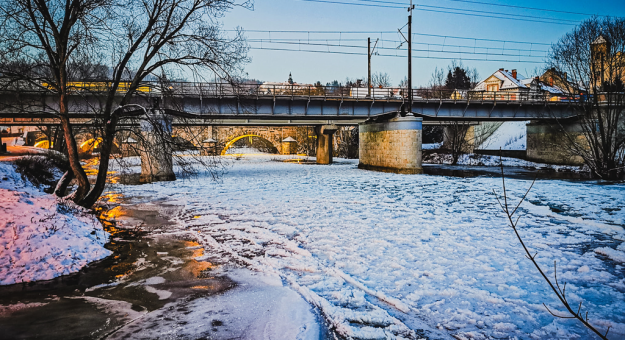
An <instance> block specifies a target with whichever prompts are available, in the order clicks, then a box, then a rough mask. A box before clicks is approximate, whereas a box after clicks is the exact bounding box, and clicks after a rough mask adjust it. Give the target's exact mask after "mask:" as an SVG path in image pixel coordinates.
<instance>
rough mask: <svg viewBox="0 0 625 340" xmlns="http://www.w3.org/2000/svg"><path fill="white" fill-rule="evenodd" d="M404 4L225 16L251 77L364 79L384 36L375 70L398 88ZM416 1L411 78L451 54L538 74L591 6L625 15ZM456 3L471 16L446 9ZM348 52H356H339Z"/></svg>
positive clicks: (402, 72)
mask: <svg viewBox="0 0 625 340" xmlns="http://www.w3.org/2000/svg"><path fill="white" fill-rule="evenodd" d="M322 1H324V2H322ZM339 2H344V3H352V4H360V5H346V4H340V3H339ZM408 3H409V1H406V0H314V1H310V0H264V1H263V0H256V1H255V3H254V8H253V10H248V9H244V8H234V9H233V10H231V11H230V12H228V13H227V14H226V15H225V17H224V18H222V23H223V28H224V29H226V30H231V29H235V28H237V27H240V28H242V29H243V30H244V31H245V35H246V37H247V39H248V44H249V45H250V47H251V48H252V49H250V51H249V57H250V58H251V62H250V63H248V64H247V65H245V72H246V73H247V77H248V78H253V79H258V80H261V81H286V80H287V79H288V76H289V73H292V75H293V80H294V81H295V82H298V83H315V82H317V81H320V82H321V83H322V84H325V83H328V82H331V81H333V80H338V81H339V82H344V81H345V79H346V78H347V77H349V78H351V79H356V78H363V77H366V75H367V38H368V37H370V38H371V39H372V45H374V43H375V41H376V39H380V41H378V43H377V47H378V48H377V49H376V50H375V52H377V53H378V54H379V55H373V57H372V72H373V73H375V72H381V73H388V74H389V75H390V78H391V82H392V84H393V86H397V85H398V84H399V82H400V81H401V80H402V79H404V77H406V75H407V57H406V44H403V45H402V46H401V47H400V48H399V49H397V47H398V46H399V45H400V43H401V41H402V40H403V37H402V36H401V35H400V34H399V33H398V29H400V28H402V27H403V30H402V32H403V34H404V36H406V35H407V28H406V27H404V26H405V25H406V23H407V20H408V12H407V10H406V9H405V8H395V7H402V6H405V7H406V8H407V7H408ZM413 3H414V4H415V10H414V12H413V27H412V32H413V50H419V51H415V52H413V63H412V68H413V85H414V86H421V85H423V86H425V85H427V84H428V82H429V80H430V78H431V75H432V73H433V71H434V70H435V68H437V67H439V68H445V69H446V68H447V67H448V65H449V64H450V63H451V62H452V60H454V59H455V60H457V61H462V63H463V64H464V65H465V66H467V67H469V68H476V69H477V71H478V73H479V75H480V78H481V79H484V78H486V77H487V76H489V75H490V74H492V73H493V72H495V71H496V70H497V69H499V68H504V69H507V70H512V69H517V70H518V73H519V74H521V75H524V76H532V75H535V74H537V73H538V72H539V70H540V69H542V68H544V67H545V64H544V61H545V59H546V57H547V51H548V50H549V45H550V44H551V43H554V42H556V41H557V40H558V39H559V38H560V37H561V36H562V35H564V34H565V33H567V32H569V31H571V30H572V29H573V28H574V27H575V24H577V23H579V22H581V21H582V20H584V19H586V18H589V15H587V14H596V15H612V16H620V17H625V1H622V0H596V1H592V2H588V1H579V0H572V1H536V0H526V1H522V2H521V1H508V0H506V1H497V0H438V1H435V0H413ZM402 4H405V5H402ZM492 4H498V5H503V6H497V5H492ZM364 5H368V6H364ZM380 6H388V7H380ZM510 6H521V7H524V8H519V7H510ZM389 7H392V8H389ZM528 7H532V8H539V9H541V10H534V9H528ZM545 9H548V10H552V11H545ZM459 11H462V12H463V13H470V14H473V15H459V14H450V13H449V12H459ZM467 11H472V12H467ZM564 12H575V13H583V14H573V13H564ZM493 13H497V14H493ZM496 17H500V18H496ZM516 19H520V20H516ZM545 21H548V22H545ZM279 31H296V32H279ZM319 31H325V32H328V31H330V32H332V33H319ZM353 32H358V33H353ZM459 38H468V39H459ZM480 39H487V40H480ZM348 46H353V47H348ZM279 49H283V50H279ZM284 49H287V50H290V51H284ZM306 51H318V52H306ZM437 51H438V52H437ZM337 52H338V53H337ZM345 52H349V53H353V54H342V53H345ZM472 59H473V60H472Z"/></svg>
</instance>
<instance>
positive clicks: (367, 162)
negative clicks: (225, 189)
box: [0, 83, 575, 173]
mask: <svg viewBox="0 0 625 340" xmlns="http://www.w3.org/2000/svg"><path fill="white" fill-rule="evenodd" d="M263 86H264V85H258V84H253V85H231V84H208V83H170V84H167V85H166V86H162V84H149V83H148V84H145V86H142V87H141V88H140V90H139V91H138V93H137V95H136V96H135V97H134V99H133V103H135V104H139V105H142V106H143V107H145V108H146V109H148V110H149V111H150V112H152V113H153V114H155V115H156V116H158V117H160V118H158V119H156V120H154V121H162V122H165V121H167V123H166V124H167V125H169V126H173V127H174V128H175V127H176V126H246V125H247V126H258V125H262V126H272V125H273V126H314V129H315V130H314V131H315V135H316V143H317V147H316V149H317V162H318V163H319V164H329V163H331V162H332V144H333V135H334V133H335V132H336V131H337V130H338V126H340V125H356V124H358V125H359V127H360V129H359V134H360V147H359V150H360V151H359V152H360V166H361V167H363V168H368V169H377V170H392V171H397V172H403V173H420V172H421V138H422V137H421V136H422V134H421V130H422V126H423V123H424V122H425V123H426V124H427V123H433V122H449V121H464V122H480V121H510V120H532V121H541V120H553V119H574V118H575V112H574V110H573V108H572V105H574V104H573V103H570V102H568V101H566V98H558V97H547V96H536V95H534V96H529V95H527V96H525V97H518V95H514V96H512V95H510V94H505V92H476V93H464V94H460V93H459V92H458V93H456V92H454V93H442V92H440V93H437V92H436V91H429V90H428V91H426V92H423V91H422V90H415V93H413V101H412V103H411V104H412V110H411V112H407V108H408V107H409V105H408V104H409V103H408V102H407V99H406V98H407V94H406V93H405V89H379V90H378V89H372V94H371V95H364V94H363V91H362V89H358V88H357V89H356V90H354V88H342V87H316V86H315V87H301V86H295V85H293V86H278V87H276V86H275V85H274V86H273V87H263ZM376 90H378V92H377V93H376ZM419 91H421V92H419ZM18 99H19V100H20V101H21V102H20V103H17V102H16V98H15V97H14V96H11V94H9V93H2V94H0V103H3V104H5V105H3V106H2V107H0V125H37V126H46V125H58V121H57V120H56V119H55V118H54V115H53V114H52V113H51V112H52V111H54V109H55V107H56V104H55V101H54V98H52V97H50V96H48V95H46V94H45V93H41V92H37V91H32V92H28V91H22V92H20V95H19V98H18ZM100 99H101V97H100V94H99V93H97V92H93V91H90V88H87V89H81V88H79V87H77V88H76V89H75V90H74V91H73V92H72V95H71V99H70V110H71V112H72V113H71V121H72V123H73V124H74V125H76V126H81V125H84V126H88V125H90V124H92V122H93V120H94V119H97V118H98V116H99V115H98V107H99V105H100ZM561 99H564V100H561ZM13 102H15V105H11V103H13ZM24 102H28V103H29V104H28V105H27V106H26V107H25V106H24V105H23V103H24ZM121 125H127V126H133V125H134V126H137V127H138V122H137V120H136V119H126V120H122V121H121ZM142 125H143V124H142ZM141 128H142V130H143V126H142V127H141ZM148 130H149V129H148ZM144 132H145V133H148V134H149V131H145V130H144ZM234 138H236V137H234ZM273 143H276V141H274V142H273ZM155 157H156V156H155ZM163 157H165V158H168V157H169V158H170V157H171V156H167V155H160V156H158V157H156V158H160V159H164V158H163ZM170 163H171V162H169V164H170Z"/></svg>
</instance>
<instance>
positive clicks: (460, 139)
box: [443, 120, 474, 165]
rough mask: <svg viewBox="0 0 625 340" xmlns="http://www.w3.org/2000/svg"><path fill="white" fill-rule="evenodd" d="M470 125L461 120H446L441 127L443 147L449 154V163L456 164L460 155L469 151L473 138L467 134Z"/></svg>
mask: <svg viewBox="0 0 625 340" xmlns="http://www.w3.org/2000/svg"><path fill="white" fill-rule="evenodd" d="M470 128H471V125H469V124H468V123H466V122H463V121H457V120H456V121H451V122H447V123H446V125H445V128H444V129H443V149H444V150H446V151H447V152H448V153H449V154H451V164H452V165H456V164H458V159H459V158H460V155H462V154H465V153H468V152H471V150H472V148H473V142H474V141H473V139H472V138H471V136H467V133H468V132H469V129H470ZM467 137H469V138H467Z"/></svg>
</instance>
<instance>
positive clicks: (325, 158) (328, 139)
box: [315, 124, 339, 164]
mask: <svg viewBox="0 0 625 340" xmlns="http://www.w3.org/2000/svg"><path fill="white" fill-rule="evenodd" d="M338 129H339V128H338V126H336V125H334V124H330V125H319V126H316V127H315V133H316V135H317V164H332V149H333V147H334V133H335V132H336V130H338Z"/></svg>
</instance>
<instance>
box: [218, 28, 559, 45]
mask: <svg viewBox="0 0 625 340" xmlns="http://www.w3.org/2000/svg"><path fill="white" fill-rule="evenodd" d="M226 31H235V30H226ZM244 32H247V33H302V34H304V33H315V34H339V33H342V34H378V33H397V31H350V30H345V31H336V30H308V31H305V30H271V31H269V30H244ZM412 35H420V36H428V37H439V38H453V39H465V40H478V41H492V42H501V43H503V42H507V43H515V44H528V45H529V44H533V45H544V46H551V44H550V43H541V42H532V41H517V40H501V39H487V38H475V37H460V36H453V35H442V34H429V33H414V32H413V33H412Z"/></svg>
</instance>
